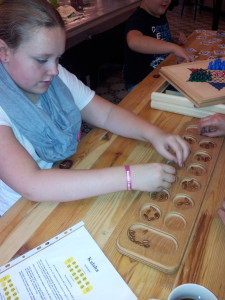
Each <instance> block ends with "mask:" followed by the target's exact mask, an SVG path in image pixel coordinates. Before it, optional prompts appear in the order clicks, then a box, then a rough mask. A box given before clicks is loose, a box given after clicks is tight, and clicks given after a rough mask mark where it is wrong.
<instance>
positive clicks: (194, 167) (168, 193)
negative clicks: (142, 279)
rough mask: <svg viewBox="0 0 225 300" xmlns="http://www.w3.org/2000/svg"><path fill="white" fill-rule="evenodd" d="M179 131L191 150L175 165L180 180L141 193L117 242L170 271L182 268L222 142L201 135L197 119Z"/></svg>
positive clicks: (126, 250)
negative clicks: (179, 163)
mask: <svg viewBox="0 0 225 300" xmlns="http://www.w3.org/2000/svg"><path fill="white" fill-rule="evenodd" d="M180 134H181V135H182V136H183V138H184V139H185V140H187V142H188V143H189V144H190V147H191V154H190V155H189V157H188V159H187V161H186V164H185V167H184V168H179V167H178V166H175V167H176V168H177V181H176V182H175V183H174V184H173V185H172V187H171V188H170V189H169V190H163V191H162V192H158V193H157V192H154V193H143V194H142V197H141V198H140V200H138V203H136V205H135V207H134V209H133V212H131V211H129V212H128V213H127V215H126V216H125V219H126V220H128V221H127V222H126V224H125V226H124V227H123V229H122V231H121V233H120V235H119V237H118V239H117V245H116V246H117V249H118V250H119V252H121V253H122V254H124V255H126V256H129V257H131V258H133V259H135V260H137V261H139V262H142V263H144V264H147V265H149V266H151V267H154V268H156V269H159V270H161V271H163V272H165V273H168V274H172V273H174V272H176V271H177V270H178V268H179V265H180V263H181V260H182V258H183V256H184V253H185V250H186V247H187V244H188V241H189V238H190V236H191V233H192V230H193V227H194V224H195V221H196V219H197V216H198V213H199V210H200V207H201V205H202V202H203V200H204V195H205V192H206V189H207V186H208V183H209V180H210V177H211V174H212V171H213V168H214V166H215V163H216V161H217V158H218V155H219V152H220V149H221V146H222V143H223V138H213V139H212V138H206V137H203V136H200V135H198V134H197V124H196V123H194V122H192V123H190V122H189V123H186V124H185V125H184V127H183V128H182V131H181V132H180ZM165 163H168V164H171V165H174V163H172V162H169V161H165Z"/></svg>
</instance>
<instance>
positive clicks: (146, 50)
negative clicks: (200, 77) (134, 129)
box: [123, 0, 193, 91]
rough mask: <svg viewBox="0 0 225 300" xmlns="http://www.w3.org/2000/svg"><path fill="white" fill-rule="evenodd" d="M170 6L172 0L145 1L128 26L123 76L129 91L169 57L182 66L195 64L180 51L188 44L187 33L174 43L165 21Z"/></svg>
mask: <svg viewBox="0 0 225 300" xmlns="http://www.w3.org/2000/svg"><path fill="white" fill-rule="evenodd" d="M170 4H171V0H142V1H141V4H140V6H139V7H138V8H137V10H136V11H135V12H134V13H133V14H132V15H131V16H130V17H129V19H128V20H127V22H126V28H125V50H124V69H123V75H124V81H125V86H126V88H127V90H128V91H130V90H131V89H133V88H134V87H135V86H136V85H137V84H138V83H139V82H140V81H142V80H143V79H144V78H145V77H146V76H147V75H148V74H149V73H150V72H151V71H152V70H154V69H155V68H156V67H157V66H158V65H159V64H160V63H161V62H162V61H163V60H164V59H165V57H167V56H168V54H170V53H173V54H174V55H175V56H176V57H177V59H178V61H180V62H181V61H182V60H185V61H187V62H190V61H192V60H193V59H192V57H191V56H190V55H189V54H188V52H187V51H185V49H184V48H183V47H181V45H183V44H184V43H185V42H186V36H185V34H184V33H178V34H177V36H176V41H174V42H176V43H174V42H173V41H172V38H171V33H170V29H169V24H168V22H167V18H166V11H167V9H168V8H169V5H170Z"/></svg>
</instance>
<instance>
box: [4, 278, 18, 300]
mask: <svg viewBox="0 0 225 300" xmlns="http://www.w3.org/2000/svg"><path fill="white" fill-rule="evenodd" d="M0 287H1V289H2V291H3V293H4V296H5V299H6V300H19V299H20V298H19V296H18V294H17V291H16V289H15V287H14V285H13V282H12V279H11V278H10V275H6V276H4V277H2V278H0Z"/></svg>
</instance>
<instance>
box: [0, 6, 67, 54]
mask: <svg viewBox="0 0 225 300" xmlns="http://www.w3.org/2000/svg"><path fill="white" fill-rule="evenodd" d="M38 27H39V28H43V27H45V28H49V29H50V28H54V27H61V28H62V29H64V22H63V20H62V18H61V16H60V15H59V13H58V11H57V10H56V9H55V8H54V7H53V6H52V5H51V4H50V3H48V1H47V0H0V39H2V40H3V41H4V42H5V43H6V44H7V45H8V47H9V48H11V49H16V48H18V47H19V46H20V44H21V43H22V42H24V41H26V40H28V39H29V38H30V34H32V33H33V32H34V31H33V30H34V29H37V28H38Z"/></svg>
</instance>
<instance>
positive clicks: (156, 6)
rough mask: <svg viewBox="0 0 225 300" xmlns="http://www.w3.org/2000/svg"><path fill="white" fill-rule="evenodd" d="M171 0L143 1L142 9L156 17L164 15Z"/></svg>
mask: <svg viewBox="0 0 225 300" xmlns="http://www.w3.org/2000/svg"><path fill="white" fill-rule="evenodd" d="M170 2H171V0H143V1H142V3H141V7H142V8H143V9H145V10H146V11H147V12H148V13H150V14H151V15H152V16H154V17H158V18H159V17H160V16H161V15H164V14H165V12H166V10H167V8H168V6H169V5H170Z"/></svg>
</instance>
